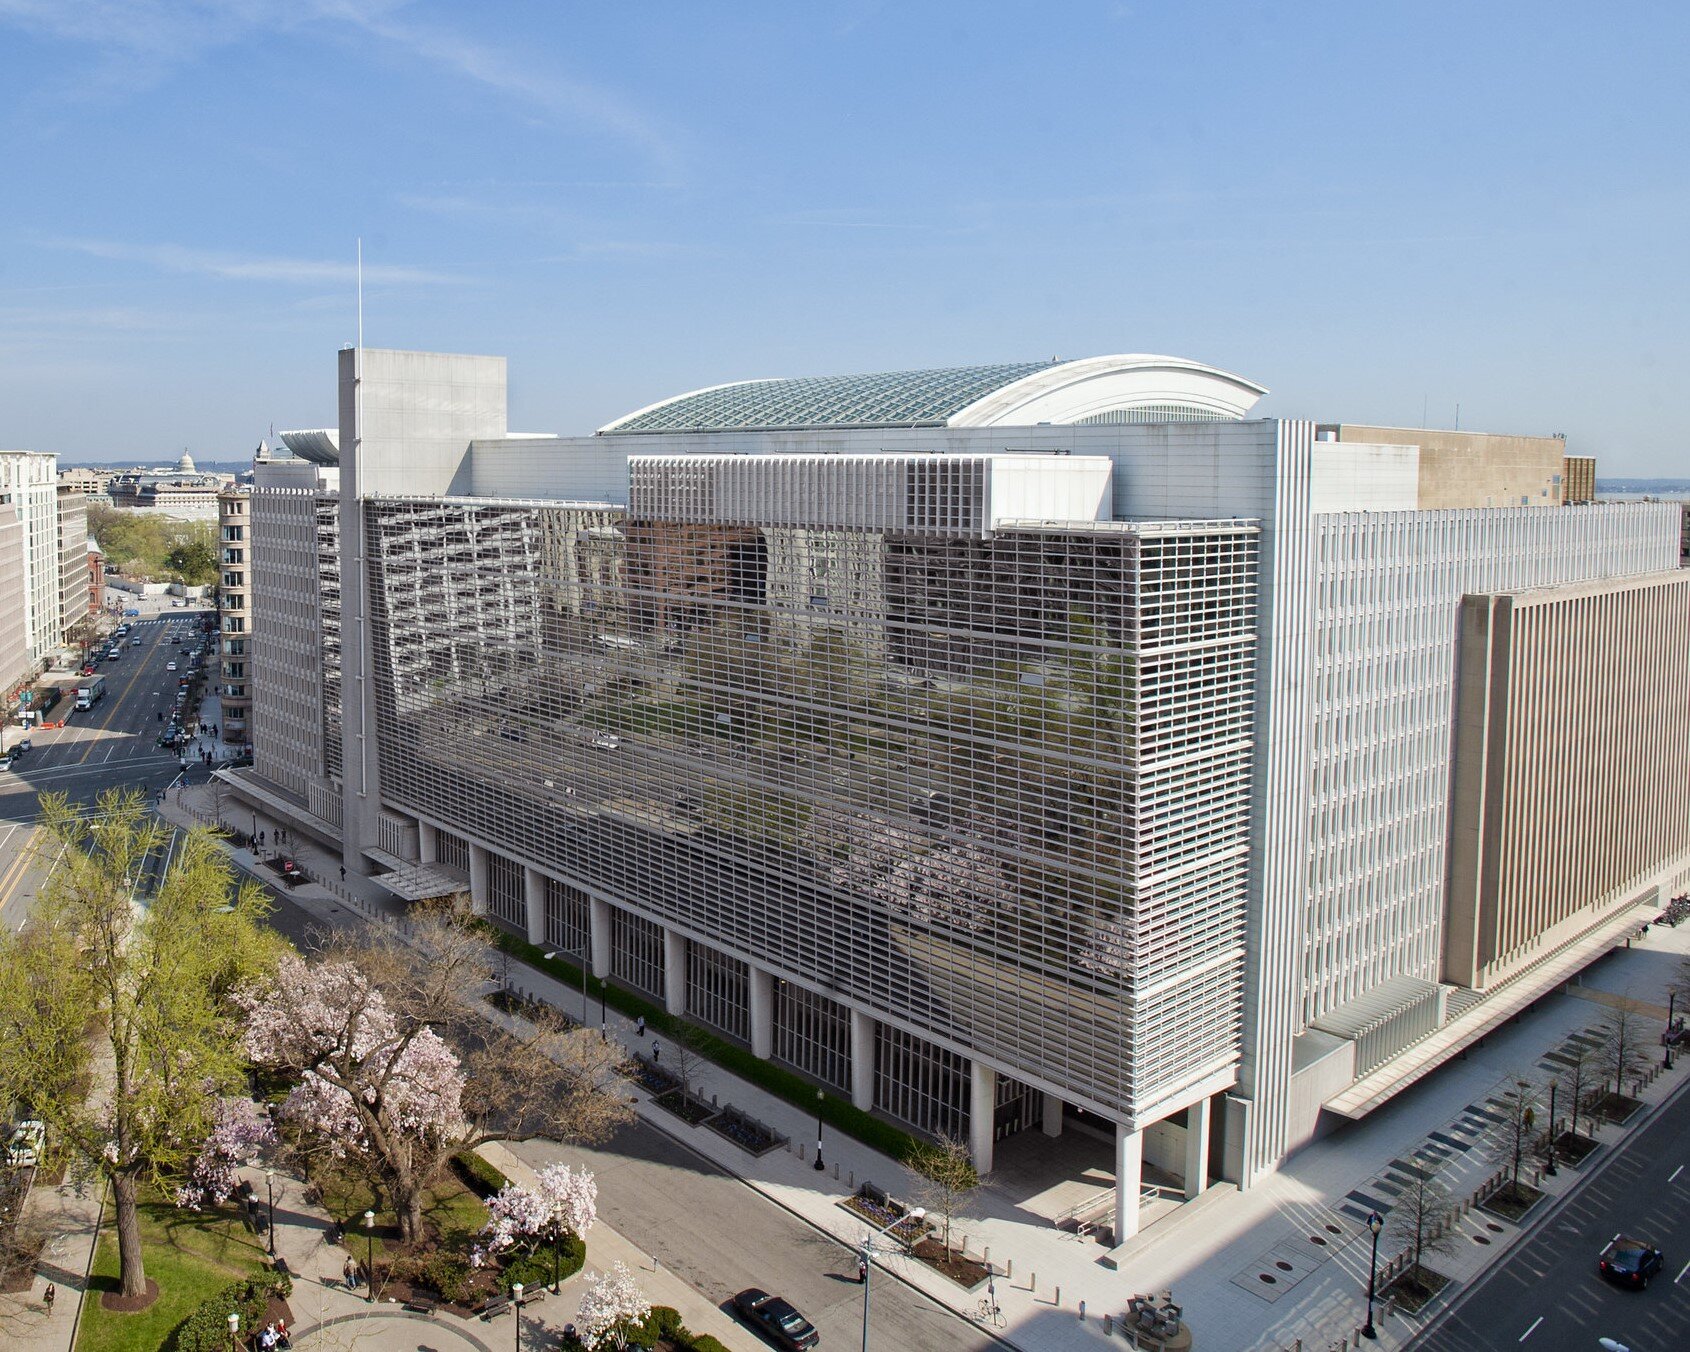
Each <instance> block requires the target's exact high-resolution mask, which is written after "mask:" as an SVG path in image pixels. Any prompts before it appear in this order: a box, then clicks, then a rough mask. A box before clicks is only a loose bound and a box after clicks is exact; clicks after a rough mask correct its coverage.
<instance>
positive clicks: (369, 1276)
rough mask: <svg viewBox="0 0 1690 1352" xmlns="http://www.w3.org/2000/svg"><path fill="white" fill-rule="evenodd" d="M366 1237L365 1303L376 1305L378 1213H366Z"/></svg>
mask: <svg viewBox="0 0 1690 1352" xmlns="http://www.w3.org/2000/svg"><path fill="white" fill-rule="evenodd" d="M364 1236H365V1238H366V1239H367V1240H368V1241H369V1242H368V1243H367V1244H366V1245H365V1249H364V1252H365V1253H366V1254H367V1255H368V1258H367V1260H366V1261H365V1263H364V1301H365V1303H366V1304H369V1305H374V1304H375V1303H376V1213H375V1212H373V1211H366V1212H365V1213H364Z"/></svg>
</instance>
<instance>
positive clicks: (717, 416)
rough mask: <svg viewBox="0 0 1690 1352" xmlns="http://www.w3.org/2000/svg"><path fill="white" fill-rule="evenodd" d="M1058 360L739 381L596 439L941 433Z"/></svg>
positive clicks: (645, 413)
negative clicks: (858, 430) (815, 431)
mask: <svg viewBox="0 0 1690 1352" xmlns="http://www.w3.org/2000/svg"><path fill="white" fill-rule="evenodd" d="M1059 365H1062V363H1061V362H1059V361H1033V362H1009V363H1005V364H1003V365H999V366H955V367H950V368H948V369H944V370H936V371H877V372H874V373H872V374H869V375H858V376H806V377H799V378H796V379H791V380H745V381H739V382H736V383H735V384H732V385H717V386H714V387H712V388H710V389H705V390H694V391H693V392H692V393H691V394H682V395H677V396H676V397H675V398H673V399H665V400H664V401H663V402H662V403H658V404H652V405H651V406H650V407H649V408H643V409H640V410H639V411H638V412H636V413H630V414H629V415H628V416H627V417H625V418H619V419H617V421H615V422H613V423H611V424H610V425H609V426H607V427H604V428H602V429H600V430H601V432H604V433H608V434H619V433H626V432H731V431H737V430H740V429H746V428H758V429H761V430H774V431H780V430H785V429H789V428H801V427H943V426H944V425H945V423H946V420H947V419H949V418H950V417H951V416H952V415H953V414H955V413H957V412H959V411H960V410H962V409H964V408H967V407H968V406H969V405H970V404H972V403H974V402H976V401H977V400H979V399H982V398H984V397H985V396H986V395H988V394H991V393H992V392H993V391H995V390H1000V389H1002V388H1004V387H1005V386H1006V385H1012V384H1014V383H1015V382H1016V381H1018V380H1022V379H1025V378H1026V377H1027V376H1030V375H1033V374H1035V373H1036V372H1039V371H1043V370H1047V369H1048V368H1050V367H1052V366H1059Z"/></svg>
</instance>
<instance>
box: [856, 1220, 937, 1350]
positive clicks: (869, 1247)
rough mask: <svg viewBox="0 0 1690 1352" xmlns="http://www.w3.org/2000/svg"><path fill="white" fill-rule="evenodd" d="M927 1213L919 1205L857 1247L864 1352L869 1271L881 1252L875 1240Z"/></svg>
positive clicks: (865, 1345) (866, 1332) (890, 1222)
mask: <svg viewBox="0 0 1690 1352" xmlns="http://www.w3.org/2000/svg"><path fill="white" fill-rule="evenodd" d="M926 1215H927V1212H926V1211H924V1210H923V1209H922V1208H921V1207H917V1208H916V1209H915V1210H914V1211H910V1212H907V1213H905V1214H904V1215H902V1216H899V1217H898V1218H897V1219H896V1220H892V1221H888V1222H887V1223H886V1224H885V1225H883V1226H881V1227H880V1229H878V1230H876V1231H875V1232H874V1233H873V1234H872V1235H867V1236H865V1237H864V1239H863V1242H862V1244H861V1245H859V1246H858V1248H857V1259H858V1262H859V1263H860V1264H861V1266H862V1269H863V1352H868V1279H869V1273H870V1272H871V1271H873V1269H874V1255H875V1254H876V1253H878V1252H879V1250H878V1249H876V1248H875V1247H874V1241H875V1240H877V1239H879V1238H880V1237H881V1236H882V1235H883V1234H885V1233H886V1232H887V1231H888V1230H890V1229H891V1228H892V1227H893V1226H895V1225H902V1224H903V1223H904V1222H905V1221H919V1220H922V1219H923V1218H925V1217H926Z"/></svg>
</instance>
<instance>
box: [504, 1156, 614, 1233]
mask: <svg viewBox="0 0 1690 1352" xmlns="http://www.w3.org/2000/svg"><path fill="white" fill-rule="evenodd" d="M598 1191H599V1189H598V1184H597V1183H596V1182H594V1181H593V1176H592V1174H591V1173H589V1172H588V1171H587V1170H585V1169H571V1168H570V1167H569V1166H568V1165H567V1164H562V1163H558V1164H548V1165H547V1166H546V1167H545V1168H544V1169H542V1170H540V1173H539V1175H538V1177H537V1178H536V1179H535V1184H534V1187H532V1188H525V1187H523V1186H521V1185H520V1184H517V1183H507V1184H506V1185H505V1186H504V1187H503V1188H501V1189H500V1190H499V1191H498V1192H497V1193H495V1194H494V1195H493V1196H492V1197H490V1198H489V1199H488V1201H487V1215H488V1221H487V1224H486V1226H484V1227H483V1229H482V1234H484V1235H485V1236H486V1237H487V1251H488V1252H489V1253H498V1252H500V1251H501V1250H504V1249H507V1248H510V1247H511V1246H512V1245H523V1246H524V1247H526V1248H528V1249H530V1250H532V1249H534V1248H536V1247H537V1246H538V1245H540V1244H543V1243H545V1244H555V1243H557V1242H559V1241H560V1240H562V1239H563V1237H564V1236H565V1235H576V1236H579V1237H581V1238H583V1239H584V1238H586V1235H587V1231H588V1230H590V1229H592V1226H593V1222H594V1221H595V1220H597V1219H598Z"/></svg>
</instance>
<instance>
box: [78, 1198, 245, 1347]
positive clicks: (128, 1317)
mask: <svg viewBox="0 0 1690 1352" xmlns="http://www.w3.org/2000/svg"><path fill="white" fill-rule="evenodd" d="M141 1243H142V1245H143V1250H144V1252H145V1255H146V1265H147V1276H148V1277H150V1278H151V1279H152V1280H153V1281H155V1282H157V1283H158V1291H159V1294H158V1299H157V1300H156V1301H154V1302H153V1303H152V1304H151V1305H150V1306H148V1307H147V1308H146V1309H145V1310H142V1311H140V1312H139V1313H137V1314H114V1313H112V1312H111V1311H109V1310H103V1309H101V1308H100V1293H101V1292H102V1291H115V1290H117V1271H118V1268H117V1232H116V1230H115V1229H114V1228H113V1226H112V1216H111V1210H110V1208H109V1207H108V1208H107V1210H106V1224H105V1226H104V1228H103V1229H102V1230H101V1232H100V1243H99V1247H98V1248H97V1249H96V1250H95V1252H94V1272H93V1280H92V1282H91V1283H90V1286H89V1291H88V1298H87V1300H86V1302H85V1303H84V1305H83V1307H82V1323H81V1326H80V1327H79V1328H78V1330H77V1335H76V1352H157V1349H159V1348H161V1347H163V1346H164V1345H165V1343H166V1341H167V1340H168V1339H169V1337H170V1334H171V1331H172V1330H173V1329H175V1327H176V1326H177V1325H178V1324H180V1323H181V1322H182V1321H183V1320H184V1319H186V1318H187V1317H188V1316H189V1315H191V1314H192V1313H193V1312H194V1311H195V1310H197V1309H198V1308H199V1307H200V1306H201V1305H202V1304H203V1303H204V1302H205V1301H207V1300H209V1299H210V1298H211V1297H212V1296H213V1295H215V1294H216V1293H217V1292H218V1291H220V1290H221V1289H222V1288H223V1287H225V1286H227V1285H228V1284H229V1283H230V1282H232V1281H235V1280H237V1279H239V1278H241V1277H244V1276H246V1275H247V1274H248V1273H250V1272H251V1271H252V1270H253V1269H254V1268H261V1267H263V1266H264V1246H263V1245H262V1244H261V1243H259V1241H258V1239H257V1238H256V1237H255V1236H253V1235H252V1234H250V1233H248V1231H247V1229H246V1227H245V1226H244V1225H242V1224H241V1222H240V1221H239V1220H238V1219H237V1218H236V1217H235V1216H234V1215H233V1214H232V1213H223V1212H194V1211H181V1210H178V1209H177V1208H176V1207H174V1206H170V1205H168V1204H166V1203H163V1202H148V1203H143V1204H142V1206H141Z"/></svg>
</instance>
